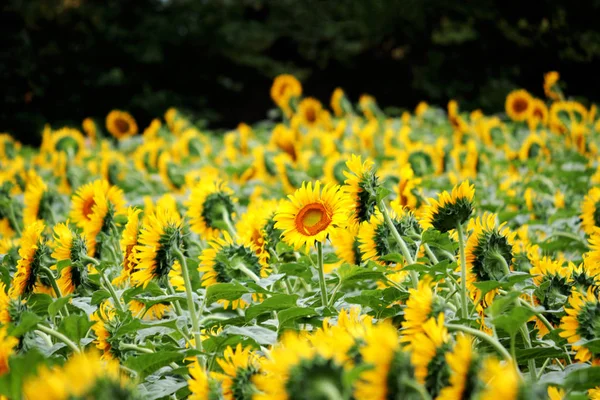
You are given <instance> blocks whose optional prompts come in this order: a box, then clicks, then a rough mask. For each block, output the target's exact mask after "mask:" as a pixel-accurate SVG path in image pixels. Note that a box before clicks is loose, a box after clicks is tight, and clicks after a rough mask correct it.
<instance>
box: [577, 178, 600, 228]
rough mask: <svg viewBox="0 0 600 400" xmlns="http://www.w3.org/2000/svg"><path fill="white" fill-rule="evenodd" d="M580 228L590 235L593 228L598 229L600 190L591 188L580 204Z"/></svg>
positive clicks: (599, 222) (599, 221)
mask: <svg viewBox="0 0 600 400" xmlns="http://www.w3.org/2000/svg"><path fill="white" fill-rule="evenodd" d="M580 218H581V227H582V228H583V231H584V232H585V233H586V234H588V235H591V234H592V233H594V230H595V228H597V227H600V188H597V187H593V188H591V189H590V191H589V192H588V193H587V195H586V196H585V197H584V198H583V202H582V203H581V216H580Z"/></svg>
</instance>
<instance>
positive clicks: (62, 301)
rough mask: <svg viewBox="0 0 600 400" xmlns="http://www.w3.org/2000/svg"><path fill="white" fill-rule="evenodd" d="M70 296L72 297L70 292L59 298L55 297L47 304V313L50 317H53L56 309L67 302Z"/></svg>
mask: <svg viewBox="0 0 600 400" xmlns="http://www.w3.org/2000/svg"><path fill="white" fill-rule="evenodd" d="M71 297H73V295H71V294H70V295H68V296H64V297H61V298H60V299H56V300H55V301H54V302H52V303H50V305H49V306H48V314H49V315H50V317H51V318H54V317H55V316H56V314H58V311H59V310H60V309H62V308H63V307H64V306H65V304H67V303H68V302H69V300H70V299H71Z"/></svg>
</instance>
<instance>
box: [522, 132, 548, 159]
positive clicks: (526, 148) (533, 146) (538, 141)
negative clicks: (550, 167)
mask: <svg viewBox="0 0 600 400" xmlns="http://www.w3.org/2000/svg"><path fill="white" fill-rule="evenodd" d="M544 153H548V150H547V149H546V143H544V140H543V139H542V138H541V137H540V136H539V135H538V134H535V133H532V134H530V135H529V136H527V139H525V141H524V142H523V144H522V145H521V149H520V150H519V159H520V160H521V161H527V160H529V159H535V158H537V157H538V155H540V154H544Z"/></svg>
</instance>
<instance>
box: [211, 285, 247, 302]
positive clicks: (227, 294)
mask: <svg viewBox="0 0 600 400" xmlns="http://www.w3.org/2000/svg"><path fill="white" fill-rule="evenodd" d="M246 293H249V291H248V288H246V287H245V286H242V285H241V284H239V283H237V282H230V283H217V284H216V285H212V286H209V287H208V289H206V302H207V304H212V303H214V302H215V301H217V300H230V301H231V300H237V299H239V298H240V297H242V295H244V294H246Z"/></svg>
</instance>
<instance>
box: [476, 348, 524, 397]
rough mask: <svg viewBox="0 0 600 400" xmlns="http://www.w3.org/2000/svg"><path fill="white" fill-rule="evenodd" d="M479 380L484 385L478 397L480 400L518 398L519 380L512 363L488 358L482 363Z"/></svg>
mask: <svg viewBox="0 0 600 400" xmlns="http://www.w3.org/2000/svg"><path fill="white" fill-rule="evenodd" d="M480 379H481V382H482V383H483V384H484V385H485V386H484V388H483V390H482V391H481V394H480V397H479V398H480V399H482V400H495V399H510V400H516V399H517V398H518V396H519V390H520V387H519V386H520V384H519V382H520V381H521V378H520V376H519V373H518V372H517V369H516V367H515V365H514V364H512V363H507V362H503V361H498V360H497V359H495V358H488V359H486V360H485V361H484V362H483V365H482V368H481V373H480Z"/></svg>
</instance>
